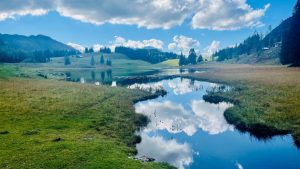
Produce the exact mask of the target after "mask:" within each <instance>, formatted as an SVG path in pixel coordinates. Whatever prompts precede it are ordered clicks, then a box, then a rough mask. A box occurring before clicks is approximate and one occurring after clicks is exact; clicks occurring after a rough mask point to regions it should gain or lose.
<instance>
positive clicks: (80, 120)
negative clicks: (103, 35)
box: [0, 65, 170, 169]
mask: <svg viewBox="0 0 300 169" xmlns="http://www.w3.org/2000/svg"><path fill="white" fill-rule="evenodd" d="M15 68H16V67H14V66H2V65H1V67H0V70H1V76H3V77H5V78H1V79H0V95H1V97H0V117H1V118H0V150H1V151H0V168H16V169H17V168H25V169H26V168H28V169H29V168H30V169H32V168H38V169H40V168H53V169H54V168H55V169H57V168H107V169H111V168H130V169H131V168H133V169H134V168H136V169H140V168H145V169H148V168H149V169H150V168H170V166H168V165H166V164H161V163H142V162H140V161H137V160H133V159H130V158H128V157H129V156H133V155H134V154H135V152H136V150H135V148H134V145H135V143H136V140H138V139H137V138H136V136H135V135H134V132H135V131H136V129H137V128H138V124H141V123H140V121H143V117H141V116H140V115H137V114H135V112H134V109H133V103H134V101H136V100H139V99H142V98H145V97H149V94H148V93H145V92H142V91H137V90H128V89H125V88H110V87H105V86H94V85H81V84H76V83H67V82H59V81H56V80H42V79H35V78H31V79H28V78H19V77H18V74H19V73H22V72H18V71H19V70H17V69H15ZM3 72H6V73H3ZM15 75H16V76H15Z"/></svg>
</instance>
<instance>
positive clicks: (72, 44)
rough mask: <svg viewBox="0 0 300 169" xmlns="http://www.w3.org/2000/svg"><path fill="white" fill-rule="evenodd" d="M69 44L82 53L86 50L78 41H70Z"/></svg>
mask: <svg viewBox="0 0 300 169" xmlns="http://www.w3.org/2000/svg"><path fill="white" fill-rule="evenodd" d="M67 45H69V46H71V47H73V48H74V49H76V50H78V51H80V52H81V53H83V52H84V49H85V47H84V46H82V45H79V44H77V43H72V42H69V43H67Z"/></svg>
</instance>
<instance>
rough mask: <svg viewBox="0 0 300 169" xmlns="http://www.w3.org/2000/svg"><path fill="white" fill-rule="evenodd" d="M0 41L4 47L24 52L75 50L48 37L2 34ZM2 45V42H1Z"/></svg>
mask: <svg viewBox="0 0 300 169" xmlns="http://www.w3.org/2000/svg"><path fill="white" fill-rule="evenodd" d="M0 41H2V43H4V45H6V46H8V47H10V48H14V49H18V50H23V51H45V50H50V51H55V50H56V51H58V50H75V49H74V48H72V47H70V46H68V45H65V44H63V43H61V42H58V41H56V40H54V39H51V38H50V37H48V36H44V35H37V36H33V35H32V36H23V35H8V34H0ZM0 44H1V42H0Z"/></svg>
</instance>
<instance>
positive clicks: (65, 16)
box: [0, 0, 296, 52]
mask: <svg viewBox="0 0 300 169" xmlns="http://www.w3.org/2000/svg"><path fill="white" fill-rule="evenodd" d="M5 1H6V2H5ZM18 1H19V3H18ZM21 1H22V3H21ZM47 1H49V0H45V1H39V2H38V1H37V0H3V2H0V33H8V34H23V35H36V34H43V35H48V36H51V37H52V38H54V39H56V40H58V41H61V42H64V43H70V42H71V43H74V44H79V45H82V46H92V45H94V44H100V45H104V46H106V45H113V44H115V43H117V42H116V41H117V39H116V36H117V37H119V38H120V39H118V40H119V43H118V44H126V45H129V46H130V45H132V44H133V46H134V45H137V46H141V45H140V43H144V42H143V40H149V39H155V40H158V41H159V42H162V43H163V44H161V43H158V44H159V46H161V48H162V49H163V50H171V51H174V52H179V51H182V50H183V49H181V48H183V47H187V46H188V45H190V47H195V48H197V51H198V52H207V50H209V49H208V48H209V47H212V45H213V44H212V42H215V48H216V49H217V48H222V47H227V46H229V45H234V44H236V43H239V42H241V41H243V40H244V39H245V38H246V37H247V36H249V35H251V34H253V32H254V31H255V30H257V31H258V32H262V33H265V32H266V31H267V27H268V25H272V27H273V28H274V27H276V26H277V25H278V24H279V23H280V22H281V20H283V19H286V18H288V17H289V16H291V14H292V8H293V6H294V4H295V2H296V0H284V1H283V0H247V1H245V0H233V1H236V2H235V3H231V2H226V1H230V0H214V1H210V0H199V3H202V4H195V3H196V1H195V2H194V3H193V4H189V1H193V0H181V1H178V0H174V1H172V0H171V1H170V0H161V1H158V2H159V4H158V5H159V7H161V8H162V9H163V10H157V11H156V10H155V11H154V12H153V10H154V9H152V8H153V4H148V3H141V4H138V1H143V0H132V1H129V0H119V1H116V2H117V3H119V4H120V5H116V4H112V3H114V2H115V0H111V1H108V0H103V1H100V0H87V1H84V2H86V3H85V4H84V5H82V4H80V3H82V2H80V1H79V0H75V1H74V2H73V3H72V4H67V3H66V2H63V1H66V0H53V1H59V2H57V3H56V4H53V3H52V2H53V1H49V2H47ZM60 1H61V2H60ZM135 1H137V2H136V4H134V3H135ZM150 1H151V0H150ZM156 1H157V0H153V2H156ZM200 1H203V2H200ZM205 1H208V2H205ZM26 2H27V3H26ZM41 2H45V3H41ZM128 2H133V4H129V5H128ZM182 2H186V3H182ZM101 3H102V4H104V5H102V6H101V5H99V6H100V7H97V5H98V4H101ZM122 3H123V4H122ZM197 3H198V2H197ZM217 3H220V5H223V6H221V7H222V11H221V10H220V9H218V8H216V9H217V10H220V16H218V12H212V11H213V10H212V9H215V8H213V7H214V6H217V5H218V4H217ZM221 3H222V4H221ZM13 4H19V6H20V7H11V6H12V5H13ZM74 4H75V5H74ZM76 4H78V5H77V6H76ZM143 4H145V5H144V6H143ZM135 5H136V6H135ZM172 5H173V6H172ZM193 5H195V6H196V5H199V6H201V5H202V6H203V8H201V7H200V8H197V9H196V8H194V7H191V6H193ZM245 5H248V7H245ZM268 5H270V6H268ZM235 6H236V7H235ZM131 7H132V9H130V8H131ZM156 7H157V6H156ZM183 7H186V8H183ZM244 7H245V9H243V10H238V9H237V8H244ZM139 8H141V10H140V11H139V10H138V9H139ZM173 8H174V10H173ZM177 8H178V9H181V10H182V11H180V13H176V12H177V11H175V9H177ZM210 8H211V9H210ZM89 9H91V11H93V12H89ZM148 9H149V11H147V10H148ZM151 9H152V10H151ZM186 9H187V10H186ZM205 9H208V11H205ZM223 9H224V11H223ZM185 10H186V11H185ZM24 11H25V12H24ZM99 11H101V12H99ZM132 11H136V14H135V13H134V12H132ZM174 11H175V12H174ZM190 11H193V12H190ZM255 12H256V13H255ZM170 13H172V15H171V14H170ZM173 13H174V14H173ZM192 13H193V14H192ZM203 13H204V14H203ZM77 14H78V16H75V15H77ZM169 14H170V16H168V15H169ZM250 14H251V15H250ZM252 14H253V15H252ZM1 15H2V18H1ZM196 15H197V16H196ZM224 15H226V16H224ZM231 15H232V16H231ZM238 15H241V16H245V17H243V18H245V19H244V20H246V18H249V17H250V19H249V20H250V21H244V20H238V21H236V19H235V18H240V16H238ZM257 15H259V16H257ZM174 18H175V19H174ZM230 19H233V20H230ZM214 21H215V22H214ZM223 21H224V22H223ZM225 21H226V22H225ZM235 21H236V22H235ZM144 22H145V23H144ZM224 24H225V26H224ZM149 25H150V26H149ZM175 37H177V41H176V40H175V41H174V38H175ZM185 42H186V43H187V44H185V45H184V44H182V43H185ZM146 43H147V42H146ZM153 43H155V42H153ZM172 43H173V46H172V45H171V46H170V44H172ZM147 44H148V43H147ZM149 44H152V43H149ZM155 44H156V43H155ZM216 49H212V50H216Z"/></svg>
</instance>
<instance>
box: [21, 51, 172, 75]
mask: <svg viewBox="0 0 300 169" xmlns="http://www.w3.org/2000/svg"><path fill="white" fill-rule="evenodd" d="M92 55H93V56H94V58H95V62H96V64H95V66H91V65H90V62H91V56H92ZM103 55H104V58H105V60H106V59H107V58H110V59H111V60H112V67H109V66H106V65H101V64H100V57H101V54H100V53H91V54H83V58H76V57H70V60H71V65H68V66H65V65H64V58H62V57H60V58H51V62H48V63H36V64H32V63H22V64H20V66H22V67H25V68H26V69H29V68H31V69H32V70H33V71H36V72H43V73H45V74H49V73H53V72H72V73H73V74H76V73H77V72H78V71H83V70H86V71H91V70H93V71H104V70H108V69H111V70H112V75H113V76H132V75H137V74H147V73H149V72H152V71H157V70H160V69H162V68H167V67H170V64H174V63H175V62H176V60H171V61H166V62H165V63H168V64H163V63H159V64H150V63H148V62H145V61H142V60H133V59H129V58H128V57H127V56H125V55H122V54H115V53H112V54H103Z"/></svg>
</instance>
